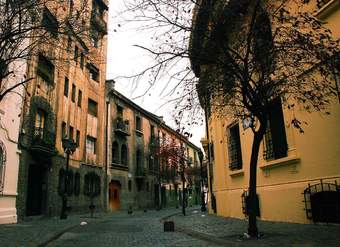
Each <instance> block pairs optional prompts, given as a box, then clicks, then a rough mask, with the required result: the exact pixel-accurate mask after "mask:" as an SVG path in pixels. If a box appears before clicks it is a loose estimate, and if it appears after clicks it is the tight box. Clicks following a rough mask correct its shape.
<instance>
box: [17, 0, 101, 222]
mask: <svg viewBox="0 0 340 247" xmlns="http://www.w3.org/2000/svg"><path fill="white" fill-rule="evenodd" d="M44 6H45V7H44V8H42V9H37V13H38V15H37V21H38V22H41V25H42V26H43V27H45V30H39V31H38V32H42V33H43V35H44V36H43V37H46V38H45V39H42V38H41V36H39V38H40V39H39V44H38V45H37V46H36V47H35V49H34V50H33V51H32V53H31V54H32V56H31V58H30V59H29V60H28V69H27V72H26V78H33V79H32V80H31V81H30V82H29V84H28V85H27V92H26V95H25V101H24V102H25V103H24V107H23V114H22V122H21V126H22V128H21V132H20V137H19V147H20V149H21V150H22V155H21V160H20V169H19V183H18V193H19V195H18V200H17V210H18V215H19V217H20V218H21V219H22V218H24V217H26V216H36V215H58V214H60V212H61V205H62V200H61V197H62V195H63V194H64V191H65V188H64V187H65V179H66V176H67V177H68V179H67V185H66V191H67V195H68V205H67V206H68V209H71V210H72V211H89V205H90V204H92V203H94V205H95V206H96V207H97V208H104V193H103V192H101V193H100V189H98V188H100V187H101V186H102V184H103V180H104V174H105V173H104V166H105V156H104V151H105V150H104V147H105V146H104V133H105V132H104V123H105V121H104V111H102V110H101V109H104V105H105V97H104V96H105V94H104V93H105V77H106V50H107V45H106V43H107V38H106V34H107V24H106V20H107V15H108V14H107V10H108V1H107V0H91V1H84V0H73V1H63V2H55V1H49V2H48V3H47V4H46V5H44ZM33 37H35V36H33ZM42 40H46V42H42ZM36 41H37V40H35V39H34V38H33V40H31V42H36ZM64 138H70V139H73V140H74V142H75V145H76V149H75V151H74V153H73V154H71V156H70V164H69V167H70V169H69V173H68V175H66V172H65V166H66V159H65V158H66V155H65V150H64V149H63V147H62V139H64ZM91 185H92V186H91ZM93 196H94V197H95V198H94V199H93V198H91V197H93Z"/></svg>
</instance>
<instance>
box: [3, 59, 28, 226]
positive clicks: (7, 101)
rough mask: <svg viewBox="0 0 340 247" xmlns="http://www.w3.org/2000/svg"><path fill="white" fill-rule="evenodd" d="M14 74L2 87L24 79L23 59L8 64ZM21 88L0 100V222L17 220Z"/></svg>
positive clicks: (24, 62) (14, 221) (24, 66)
mask: <svg viewBox="0 0 340 247" xmlns="http://www.w3.org/2000/svg"><path fill="white" fill-rule="evenodd" d="M10 67H11V68H9V69H10V70H13V71H15V72H16V76H11V75H10V76H8V77H7V78H6V80H5V82H3V85H5V88H9V87H11V86H14V85H16V84H19V83H20V82H21V81H22V80H24V74H25V71H26V61H19V60H18V61H16V62H15V63H12V64H10ZM22 100H23V88H22V87H21V86H19V87H17V88H16V89H15V90H13V92H11V93H8V94H7V95H6V96H5V97H4V98H3V100H2V101H1V102H0V224H9V223H16V222H17V210H16V198H17V195H18V193H17V183H18V171H19V159H20V153H21V152H20V150H19V149H18V137H19V130H20V115H21V107H22Z"/></svg>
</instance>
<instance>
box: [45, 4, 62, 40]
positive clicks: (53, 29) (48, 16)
mask: <svg viewBox="0 0 340 247" xmlns="http://www.w3.org/2000/svg"><path fill="white" fill-rule="evenodd" d="M41 24H42V26H43V27H44V28H45V29H46V30H47V31H48V32H49V33H51V34H52V36H53V37H55V38H56V37H57V36H58V21H57V19H56V18H55V16H54V15H53V14H52V13H51V12H50V11H49V9H48V8H46V7H45V9H44V13H43V18H42V22H41Z"/></svg>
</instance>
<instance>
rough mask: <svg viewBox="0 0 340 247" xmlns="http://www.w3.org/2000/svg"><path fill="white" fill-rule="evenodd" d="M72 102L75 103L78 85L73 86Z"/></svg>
mask: <svg viewBox="0 0 340 247" xmlns="http://www.w3.org/2000/svg"><path fill="white" fill-rule="evenodd" d="M71 95H72V96H71V100H72V102H75V100H76V85H74V84H72V92H71Z"/></svg>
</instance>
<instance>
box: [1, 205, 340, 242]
mask: <svg viewBox="0 0 340 247" xmlns="http://www.w3.org/2000/svg"><path fill="white" fill-rule="evenodd" d="M202 215H203V216H202ZM169 219H170V220H174V222H175V232H166V233H164V232H163V224H162V223H161V222H162V220H163V221H164V220H169ZM82 221H86V222H87V223H88V224H87V225H85V226H80V222H82ZM258 226H259V230H260V232H263V234H264V236H263V237H262V238H261V239H258V240H254V239H251V240H249V239H248V240H245V239H240V236H241V235H242V233H243V232H245V231H246V229H247V221H245V220H238V219H232V218H223V217H218V216H214V215H207V214H202V213H201V212H200V211H199V208H188V209H187V216H181V215H180V209H167V210H161V211H154V210H151V211H148V212H146V213H145V212H142V211H138V212H133V214H132V215H128V214H127V213H126V212H122V211H121V212H115V213H110V214H109V213H97V214H95V217H94V218H90V217H89V215H71V216H69V217H68V219H67V220H60V219H59V218H57V217H55V218H42V219H35V220H32V221H25V222H21V223H19V224H14V225H0V246H1V247H4V246H6V247H7V246H8V247H26V246H29V247H30V246H55V247H58V246H60V247H61V246H62V247H67V246H77V247H81V246H96V247H99V246H119V247H124V246H139V247H142V246H157V247H158V246H166V247H170V246H171V247H173V246H178V247H180V246H185V247H188V246H195V247H206V246H209V247H213V246H216V247H217V246H340V226H339V225H302V224H290V223H278V222H261V221H260V222H259V224H258Z"/></svg>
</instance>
